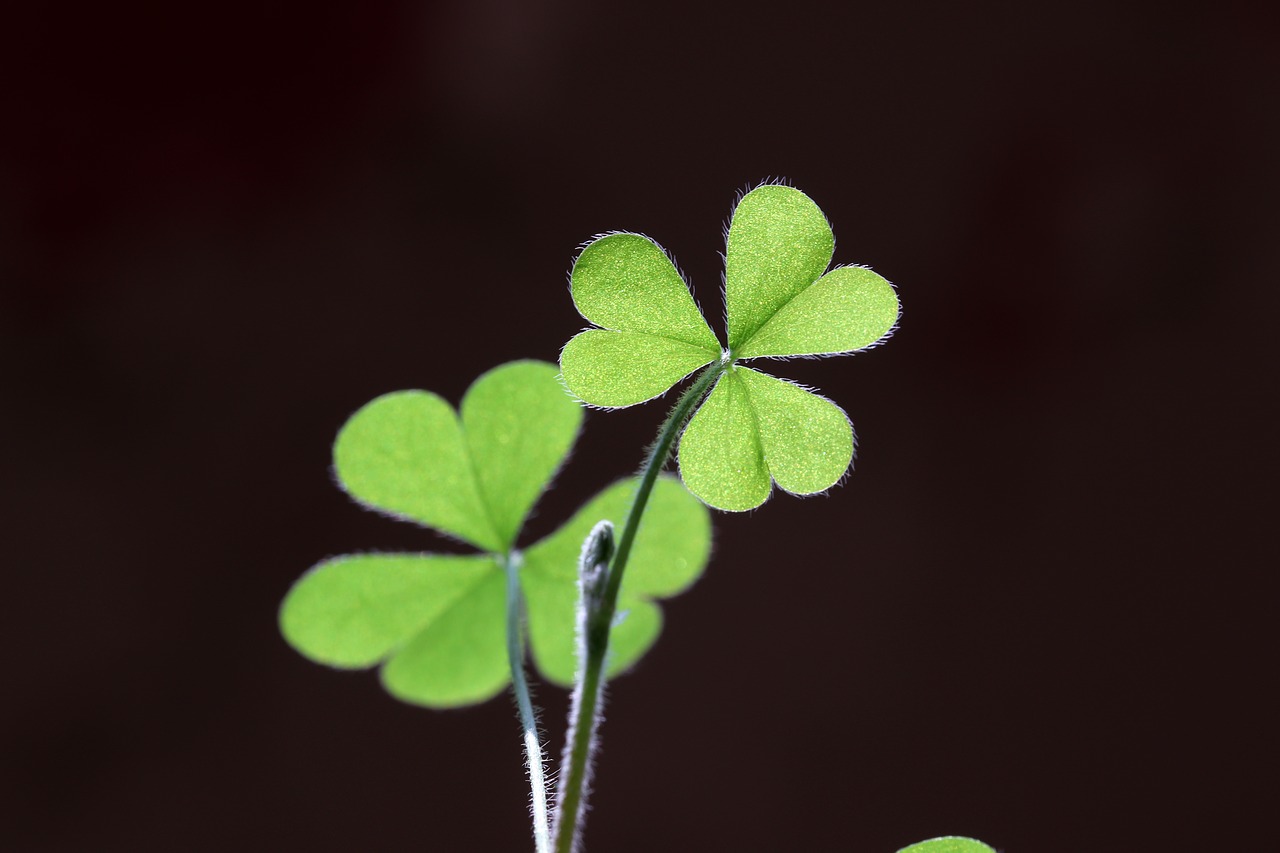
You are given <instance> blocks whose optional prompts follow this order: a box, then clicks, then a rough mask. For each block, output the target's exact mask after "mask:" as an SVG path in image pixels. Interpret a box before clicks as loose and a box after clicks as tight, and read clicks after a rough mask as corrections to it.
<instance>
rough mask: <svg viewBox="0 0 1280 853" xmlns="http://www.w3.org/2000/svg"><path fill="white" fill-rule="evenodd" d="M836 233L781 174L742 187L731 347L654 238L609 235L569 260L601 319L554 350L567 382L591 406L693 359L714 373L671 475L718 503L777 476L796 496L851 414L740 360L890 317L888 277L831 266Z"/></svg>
mask: <svg viewBox="0 0 1280 853" xmlns="http://www.w3.org/2000/svg"><path fill="white" fill-rule="evenodd" d="M834 248H835V238H834V236H833V235H832V233H831V227H830V226H829V225H828V224H827V220H826V217H825V216H824V215H823V213H822V211H821V210H819V209H818V206H817V205H816V204H814V203H813V201H812V200H810V199H809V197H808V196H806V195H805V194H804V193H802V192H800V191H799V190H797V189H794V188H792V187H787V186H781V185H778V184H766V185H764V186H760V187H757V188H756V189H754V190H752V191H751V192H749V193H747V194H746V195H745V196H743V198H742V200H741V201H739V202H738V205H737V207H736V208H735V210H734V213H733V217H732V219H731V221H730V224H729V234H728V245H727V249H726V252H725V303H726V306H727V313H728V347H727V348H725V349H722V348H721V346H720V343H719V341H718V340H717V338H716V336H715V334H714V333H713V332H712V331H711V328H710V327H709V326H708V325H707V322H706V320H705V319H703V317H702V314H701V312H700V311H699V310H698V307H697V305H695V304H694V301H693V296H692V294H691V293H690V291H689V287H688V285H687V284H686V283H685V281H684V279H683V278H682V277H681V275H680V273H679V272H678V271H677V270H676V268H675V265H674V264H673V263H672V261H671V260H670V258H668V257H667V255H666V253H665V252H664V251H663V249H662V248H661V247H660V246H658V244H657V243H655V242H653V241H652V240H650V239H649V238H648V237H644V236H642V235H639V234H625V233H618V234H607V235H605V236H603V237H600V238H598V239H596V240H594V241H593V242H591V243H590V244H588V245H587V246H586V248H584V249H583V250H582V253H581V254H580V255H579V256H578V259H577V261H576V262H575V263H574V266H573V273H572V275H571V287H572V293H573V301H574V304H575V305H576V306H577V308H578V311H579V312H580V313H581V314H582V316H583V317H585V318H586V319H587V320H588V321H590V322H591V323H593V324H594V325H595V326H596V327H597V328H594V329H588V330H587V331H584V332H582V333H580V334H578V335H576V336H575V337H574V338H573V339H572V340H570V341H569V343H568V344H566V345H565V348H564V350H563V352H561V355H560V368H561V372H562V375H563V377H564V381H565V384H566V385H567V386H568V388H569V390H570V391H572V392H573V393H574V394H575V395H576V396H577V397H579V398H580V399H581V400H583V401H584V402H586V403H587V404H589V405H593V406H600V407H604V408H617V407H623V406H631V405H634V404H636V403H641V402H644V401H645V400H649V399H652V398H653V397H656V396H658V395H660V394H662V393H664V392H666V391H667V390H669V389H670V388H671V387H672V386H673V385H675V384H676V383H677V382H679V381H680V380H681V379H683V378H685V377H686V376H688V375H689V374H691V373H693V372H694V371H695V370H698V369H699V368H702V367H705V366H706V365H708V364H712V363H715V362H717V361H719V363H720V365H721V370H722V373H721V375H720V377H719V379H718V380H717V382H716V384H715V387H714V388H713V389H712V390H711V393H710V394H709V395H708V396H707V398H706V400H705V401H703V403H702V405H701V406H700V408H699V409H698V411H697V412H696V413H695V414H694V416H693V419H692V420H691V421H690V422H689V425H688V427H687V428H686V429H685V432H684V435H683V436H682V437H681V440H680V448H679V452H678V455H679V464H680V475H681V477H682V478H683V479H684V483H685V485H686V486H688V488H689V490H690V491H691V492H693V493H694V494H695V495H697V496H698V497H699V498H701V499H702V500H703V501H704V502H705V503H707V504H708V505H710V506H713V507H716V508H717V509H723V510H730V511H743V510H749V509H754V508H755V507H758V506H760V505H761V504H762V503H764V501H765V500H766V499H767V498H768V497H769V494H770V493H771V492H772V490H773V484H775V483H776V484H777V485H778V487H779V488H781V489H783V490H784V491H787V492H791V493H792V494H797V495H809V494H815V493H818V492H822V491H825V490H827V489H829V488H830V487H831V486H833V485H835V484H836V483H837V482H839V481H840V479H841V478H842V477H843V476H844V475H845V472H846V471H848V469H849V465H850V463H851V462H852V461H853V451H854V435H853V425H852V424H851V423H850V422H849V418H848V416H847V415H845V413H844V410H843V409H841V408H840V407H839V406H837V405H836V404H835V403H832V402H831V401H830V400H828V399H826V398H825V397H821V396H819V395H817V394H814V393H812V392H811V391H809V390H807V389H805V388H802V387H800V386H798V385H795V384H793V383H790V382H786V381H784V380H781V379H776V378H774V377H772V376H769V375H767V374H764V373H761V372H759V371H756V370H752V369H749V368H747V367H745V366H744V365H741V364H739V362H740V361H742V360H745V359H754V358H770V357H773V358H790V357H795V356H820V355H838V354H844V353H852V352H856V351H858V350H862V349H866V348H868V347H871V346H874V345H875V344H877V343H879V342H880V341H882V340H884V338H886V337H887V336H888V335H889V333H890V332H891V331H892V329H893V327H894V324H895V323H896V322H897V319H898V297H897V294H896V293H895V292H894V289H893V287H892V285H890V284H889V282H888V281H886V280H885V279H883V278H882V277H880V276H879V275H876V274H875V273H874V272H872V271H871V270H869V269H867V268H865V267H858V266H844V267H836V268H835V269H832V270H829V271H828V269H827V268H828V266H830V264H831V258H832V254H833V252H834Z"/></svg>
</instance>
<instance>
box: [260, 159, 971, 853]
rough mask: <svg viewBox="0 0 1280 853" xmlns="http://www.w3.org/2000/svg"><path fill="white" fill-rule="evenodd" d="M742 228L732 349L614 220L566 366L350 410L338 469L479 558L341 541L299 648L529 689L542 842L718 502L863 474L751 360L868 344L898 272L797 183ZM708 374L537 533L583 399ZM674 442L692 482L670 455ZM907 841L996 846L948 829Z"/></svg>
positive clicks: (734, 239) (730, 263)
mask: <svg viewBox="0 0 1280 853" xmlns="http://www.w3.org/2000/svg"><path fill="white" fill-rule="evenodd" d="M727 244H728V245H727V248H726V252H725V279H724V288H725V304H726V308H727V311H726V313H727V317H726V327H727V334H726V337H725V339H724V343H723V344H722V343H721V340H720V339H718V338H717V337H716V335H715V333H714V332H713V331H712V330H711V327H710V326H708V325H707V322H706V321H705V320H704V319H703V316H702V314H701V312H700V311H699V310H698V307H697V305H696V304H695V302H694V299H693V295H692V293H691V291H690V289H689V287H688V285H687V284H686V283H685V281H684V279H683V278H682V277H681V275H680V273H679V272H678V271H677V270H676V267H675V265H674V264H673V263H672V261H671V259H670V258H668V256H667V254H666V253H665V252H664V251H663V249H662V248H661V247H660V246H659V245H658V244H657V243H655V242H654V241H652V240H650V239H649V238H648V237H645V236H643V235H640V234H631V233H611V234H606V235H603V236H601V237H599V238H596V239H595V240H593V241H591V242H589V243H588V244H587V245H586V247H585V248H584V249H583V250H582V252H581V253H580V254H579V256H578V258H577V260H576V262H575V263H574V265H573V270H572V273H571V289H572V295H573V301H574V304H575V305H576V306H577V308H578V311H579V312H580V313H581V314H582V316H583V317H585V318H586V319H587V320H588V321H589V322H591V323H592V324H593V326H594V328H591V329H588V330H586V331H584V332H582V333H581V334H579V335H577V336H575V337H574V338H573V339H572V340H570V341H569V342H568V344H567V345H566V346H565V347H564V350H563V351H562V353H561V360H560V367H559V370H558V371H557V368H556V366H555V365H551V364H546V363H543V362H538V361H517V362H512V363H509V364H505V365H501V366H499V367H496V368H494V369H492V370H490V371H488V372H487V373H485V374H483V375H481V376H480V377H479V378H478V379H477V380H476V381H475V382H474V383H473V384H472V386H471V387H470V389H468V391H467V392H466V394H465V395H464V397H463V399H462V402H461V406H460V407H459V409H458V410H457V411H455V410H454V408H453V407H452V406H451V405H450V404H449V403H448V402H447V401H445V400H444V399H442V398H441V397H439V396H437V395H435V394H433V393H431V392H429V391H401V392H397V393H392V394H387V395H384V396H382V397H379V398H377V399H375V400H373V401H372V402H370V403H369V404H367V405H366V406H364V407H363V408H362V409H360V410H359V411H357V412H356V413H355V414H354V415H352V416H351V418H350V420H349V421H348V422H347V423H346V425H345V426H343V428H342V430H341V431H340V432H339V434H338V438H337V441H336V442H335V444H334V471H335V474H336V477H337V480H338V483H339V485H340V486H341V487H342V488H343V489H344V490H345V491H346V492H347V493H348V494H349V495H350V496H351V497H352V498H354V499H355V500H356V501H357V502H359V503H360V504H362V505H364V506H366V507H368V508H370V509H373V510H375V511H378V512H382V513H385V514H387V515H390V516H392V517H394V518H397V519H401V520H404V521H408V522H411V523H415V524H418V525H421V526H424V527H428V528H431V529H434V530H436V531H438V532H439V533H442V534H444V535H445V536H448V537H451V538H454V539H457V540H460V541H461V542H463V543H465V544H466V545H468V546H471V548H472V549H474V550H473V553H469V554H431V553H376V552H375V553H359V554H347V555H343V556H339V557H335V558H332V559H329V560H325V561H323V562H321V563H319V564H318V565H316V566H315V567H313V568H312V569H311V570H310V571H308V572H307V573H306V574H304V575H303V576H302V577H301V578H300V579H299V580H298V581H297V582H296V583H295V584H294V586H293V588H292V589H291V590H290V591H289V593H288V595H287V596H286V597H285V600H284V603H283V604H282V606H281V610H280V627H281V631H282V633H283V634H284V636H285V639H286V640H288V642H289V643H290V644H291V645H292V646H293V647H294V648H295V649H297V650H298V651H299V652H301V653H302V654H303V655H305V656H307V657H309V658H311V659H312V660H315V661H317V662H319V663H323V664H327V665H330V666H334V667H339V668H348V669H366V668H371V667H374V666H380V667H381V669H380V675H381V680H382V684H383V686H384V687H385V688H386V690H387V691H388V692H389V693H391V694H392V695H393V696H395V697H396V698H398V699H401V700H404V701H406V702H411V703H414V704H418V705H422V706H425V707H429V708H446V707H456V706H462V705H468V704H473V703H476V702H482V701H485V700H487V699H490V698H492V697H493V696H495V695H497V694H498V693H500V692H501V691H502V690H503V688H504V687H505V686H506V685H508V684H511V685H512V689H513V692H514V693H515V696H516V700H517V706H518V709H519V714H520V720H521V724H522V726H523V728H524V747H525V750H526V765H527V769H528V773H529V781H530V787H531V792H532V818H533V836H534V846H535V850H536V851H537V853H549V851H551V850H555V851H556V853H570V851H574V850H579V849H581V843H582V842H581V838H582V817H583V815H584V813H585V806H586V800H587V796H588V794H589V791H590V781H591V773H592V763H593V754H594V747H595V743H596V738H597V734H598V726H599V722H600V719H601V708H602V702H603V699H602V691H603V686H604V683H605V681H606V680H607V679H608V678H610V677H613V676H616V675H618V674H620V673H622V672H624V671H625V670H626V669H627V668H628V667H630V666H632V665H633V664H634V663H635V662H636V661H637V660H639V658H640V657H641V656H643V655H644V653H645V652H646V651H647V650H648V649H649V648H650V647H651V646H652V645H653V643H654V642H655V641H656V640H657V637H658V635H659V633H660V632H661V628H662V611H661V609H660V607H659V606H658V604H657V603H656V601H657V600H659V599H662V598H665V597H669V596H672V595H676V594H678V593H679V592H681V591H682V590H684V589H686V588H687V587H688V586H689V585H690V584H692V583H693V582H694V581H695V580H697V578H698V576H699V575H700V574H701V573H702V571H703V568H704V567H705V565H706V562H707V558H708V555H709V553H710V538H711V523H710V515H709V513H708V511H707V507H712V508H715V509H720V510H727V511H743V510H749V509H754V508H755V507H758V506H760V505H761V504H762V503H764V501H765V500H767V499H768V497H769V495H770V493H771V492H772V489H773V486H774V484H776V485H777V486H778V487H779V488H781V489H782V490H784V491H787V492H791V493H793V494H797V495H810V494H815V493H819V492H824V491H826V490H828V489H830V488H831V487H832V486H833V485H835V484H836V483H838V482H840V481H841V480H842V479H843V478H844V477H845V476H846V474H847V473H848V471H849V468H850V464H851V462H852V459H853V453H854V445H855V440H854V433H853V427H852V425H851V424H850V422H849V418H848V417H847V416H846V415H845V413H844V411H843V410H842V409H841V408H840V407H839V406H837V405H836V404H835V403H833V402H831V401H830V400H827V399H826V398H824V397H821V396H819V395H817V394H815V393H813V392H811V391H809V390H807V389H805V388H803V387H801V386H799V385H796V384H793V383H791V382H789V381H786V380H782V379H777V378H775V377H772V376H770V375H768V374H765V373H762V372H760V371H758V370H755V369H754V368H751V367H747V366H746V365H745V364H744V363H743V362H746V361H749V360H754V359H760V358H792V357H798V356H823V355H836V354H844V353H851V352H856V351H859V350H863V349H867V348H869V347H872V346H875V345H876V344H878V343H880V342H882V341H883V340H884V339H885V338H886V337H887V336H888V335H889V334H890V333H891V331H892V330H893V328H894V326H895V324H896V322H897V319H898V299H897V295H896V293H895V291H894V289H893V287H892V286H891V285H890V284H889V283H888V282H887V281H886V280H885V279H883V278H882V277H880V276H879V275H877V274H876V273H874V272H872V271H871V270H870V269H867V268H866V267H861V266H838V267H835V268H834V269H828V268H829V267H830V265H831V261H832V255H833V252H834V247H835V240H834V238H833V236H832V232H831V228H830V226H829V225H828V224H827V220H826V218H825V217H824V216H823V214H822V211H821V210H819V209H818V207H817V205H816V204H814V203H813V201H811V200H810V199H809V197H808V196H806V195H804V194H803V193H801V192H800V191H799V190H796V189H794V188H791V187H789V186H783V185H780V184H764V185H762V186H759V187H757V188H756V189H754V190H752V191H751V192H749V193H747V194H745V195H744V196H743V197H742V198H741V199H740V200H739V202H738V204H737V206H736V208H735V210H734V213H733V216H732V218H731V220H730V224H729V228H728V237H727ZM695 372H696V373H697V376H696V377H695V378H694V379H693V380H692V381H691V382H690V383H689V384H688V386H687V387H686V388H685V389H684V390H683V391H682V392H681V394H680V395H679V397H678V398H677V401H676V403H675V405H674V407H673V408H672V409H671V411H670V413H669V414H668V416H667V419H666V421H665V422H664V423H663V424H662V427H661V428H660V429H659V431H658V436H657V439H656V440H655V441H654V443H653V445H652V446H651V447H650V448H649V452H648V454H647V457H646V459H645V462H644V464H643V466H642V468H641V471H640V473H639V475H638V476H637V477H635V478H631V479H624V480H620V481H619V482H617V483H615V484H614V485H612V486H610V487H608V488H606V489H605V490H604V491H602V492H601V493H599V494H598V495H596V496H595V497H593V498H591V499H590V500H588V501H586V502H585V503H584V504H583V506H582V507H581V508H580V509H579V510H578V511H577V512H576V513H574V514H573V516H572V517H571V518H569V519H568V520H566V521H565V522H564V524H563V525H562V526H561V527H560V528H559V529H558V530H556V532H554V533H552V534H550V535H549V536H547V537H545V538H543V539H541V540H539V541H537V542H533V543H531V544H521V539H520V534H521V530H522V528H523V526H524V522H525V520H526V519H527V518H528V516H529V514H530V512H531V511H532V510H533V508H534V506H535V505H536V503H537V501H538V498H539V496H540V495H541V494H542V493H543V492H544V491H545V490H546V489H547V487H548V486H549V484H550V482H551V480H552V479H553V477H554V476H555V474H556V472H557V471H558V470H559V468H560V466H561V465H562V464H563V463H564V461H565V459H566V458H567V457H568V456H569V453H570V451H571V449H572V447H573V445H574V442H575V441H576V439H577V436H578V432H579V430H580V428H581V424H582V419H583V418H582V416H583V410H582V405H581V404H586V405H588V406H592V407H597V408H617V407H623V406H630V405H634V404H637V403H641V402H644V401H646V400H650V399H653V398H654V397H657V396H660V395H662V394H664V393H665V392H667V391H669V390H670V389H671V388H673V387H674V386H675V385H677V384H678V383H680V382H681V381H682V380H684V379H685V378H687V377H688V376H690V375H691V374H694V373H695ZM677 445H678V452H677V457H678V465H679V478H678V479H677V478H676V477H673V476H671V475H669V474H663V473H662V471H663V469H664V468H665V467H666V465H667V463H668V461H669V460H670V457H671V455H672V451H673V449H675V448H676V447H677ZM615 532H616V536H615ZM526 655H529V656H531V657H532V660H533V662H534V664H535V665H536V667H537V670H538V671H539V672H540V673H541V674H542V676H543V677H544V678H546V679H547V680H548V681H550V682H552V683H554V684H558V685H562V686H569V685H572V687H573V697H572V707H571V710H570V719H569V727H568V732H567V735H566V738H565V741H566V742H565V748H564V755H563V757H562V760H561V765H560V768H559V786H558V790H557V792H556V795H555V797H554V801H555V813H554V816H552V815H551V814H550V813H549V801H550V800H551V799H552V797H551V795H550V794H549V792H548V790H547V782H546V776H545V760H544V758H543V756H542V753H541V746H540V743H541V736H540V734H539V732H538V730H537V725H536V722H535V714H534V711H533V707H532V703H531V701H530V693H529V688H528V684H527V681H526V678H525V673H524V663H525V658H526ZM901 853H993V851H992V850H991V848H990V847H987V846H986V845H985V844H982V843H981V842H978V841H974V840H972V839H966V838H960V837H946V838H937V839H933V840H931V841H925V842H921V843H920V844H916V845H913V846H911V847H908V848H905V849H904V850H903V851H901Z"/></svg>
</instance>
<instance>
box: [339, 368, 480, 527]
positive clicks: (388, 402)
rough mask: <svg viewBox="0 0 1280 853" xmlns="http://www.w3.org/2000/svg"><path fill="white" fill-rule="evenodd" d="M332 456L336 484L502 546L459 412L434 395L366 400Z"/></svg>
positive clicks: (367, 500) (403, 513)
mask: <svg viewBox="0 0 1280 853" xmlns="http://www.w3.org/2000/svg"><path fill="white" fill-rule="evenodd" d="M333 462H334V468H335V470H336V471H337V475H338V479H339V481H340V482H341V484H342V487H343V488H344V489H346V490H347V492H348V493H349V494H350V495H351V496H352V497H354V498H355V499H356V500H358V501H360V502H361V503H363V504H366V505H367V506H370V507H372V508H374V509H378V510H382V511H384V512H388V513H390V514H392V515H395V516H399V517H402V518H405V519H408V520H410V521H417V522H419V523H421V524H425V525H427V526H428V527H434V528H436V529H437V530H441V531H443V532H445V533H450V534H452V535H454V536H457V537H458V538H460V539H464V540H466V541H468V542H470V543H472V544H473V545H476V546H477V547H479V548H482V549H484V550H486V551H500V550H502V544H503V543H502V537H501V536H499V535H498V533H497V531H496V530H495V529H494V526H493V522H492V521H491V520H490V518H489V513H488V510H487V509H486V508H485V506H484V504H483V502H482V501H481V498H480V493H479V490H478V489H477V487H476V479H475V474H474V472H473V470H472V467H471V460H470V458H469V456H468V452H467V445H466V441H465V440H464V438H463V435H462V426H461V424H460V423H459V422H458V416H457V414H456V413H455V412H454V410H453V407H452V406H450V405H449V404H448V403H447V402H445V400H444V399H442V398H441V397H439V396H437V395H436V394H432V393H431V392H429V391H398V392H396V393H393V394H386V395H384V396H382V397H378V398H377V399H376V400H373V401H372V402H370V403H369V404H367V405H366V406H364V407H363V408H362V409H360V410H359V411H357V412H356V413H355V414H354V415H352V416H351V419H350V420H348V421H347V423H346V425H345V426H344V427H343V428H342V430H341V431H340V432H339V433H338V439H337V441H336V442H335V443H334V447H333Z"/></svg>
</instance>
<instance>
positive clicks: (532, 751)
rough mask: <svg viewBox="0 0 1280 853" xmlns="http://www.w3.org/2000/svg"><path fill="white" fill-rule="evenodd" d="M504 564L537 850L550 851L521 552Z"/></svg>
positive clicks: (509, 633)
mask: <svg viewBox="0 0 1280 853" xmlns="http://www.w3.org/2000/svg"><path fill="white" fill-rule="evenodd" d="M502 568H503V570H504V571H505V572H506V574H507V661H508V663H509V664H510V665H511V684H512V689H513V690H514V692H515V694H516V707H517V708H519V712H520V726H521V728H523V729H524V751H525V764H526V765H527V767H528V770H529V798H530V808H531V809H532V812H533V845H534V849H535V851H536V853H548V851H549V849H550V843H551V842H550V832H549V830H548V825H547V780H546V777H545V775H544V767H543V763H542V743H541V739H540V738H539V736H538V720H537V717H536V715H535V714H534V711H533V701H532V700H531V699H530V698H529V682H528V681H527V680H525V677H524V643H523V642H522V635H521V630H520V625H521V613H522V612H523V610H524V596H523V595H522V594H521V591H520V577H519V571H520V552H519V551H515V550H512V551H511V552H509V553H508V554H507V555H506V557H505V558H504V559H503V561H502Z"/></svg>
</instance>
